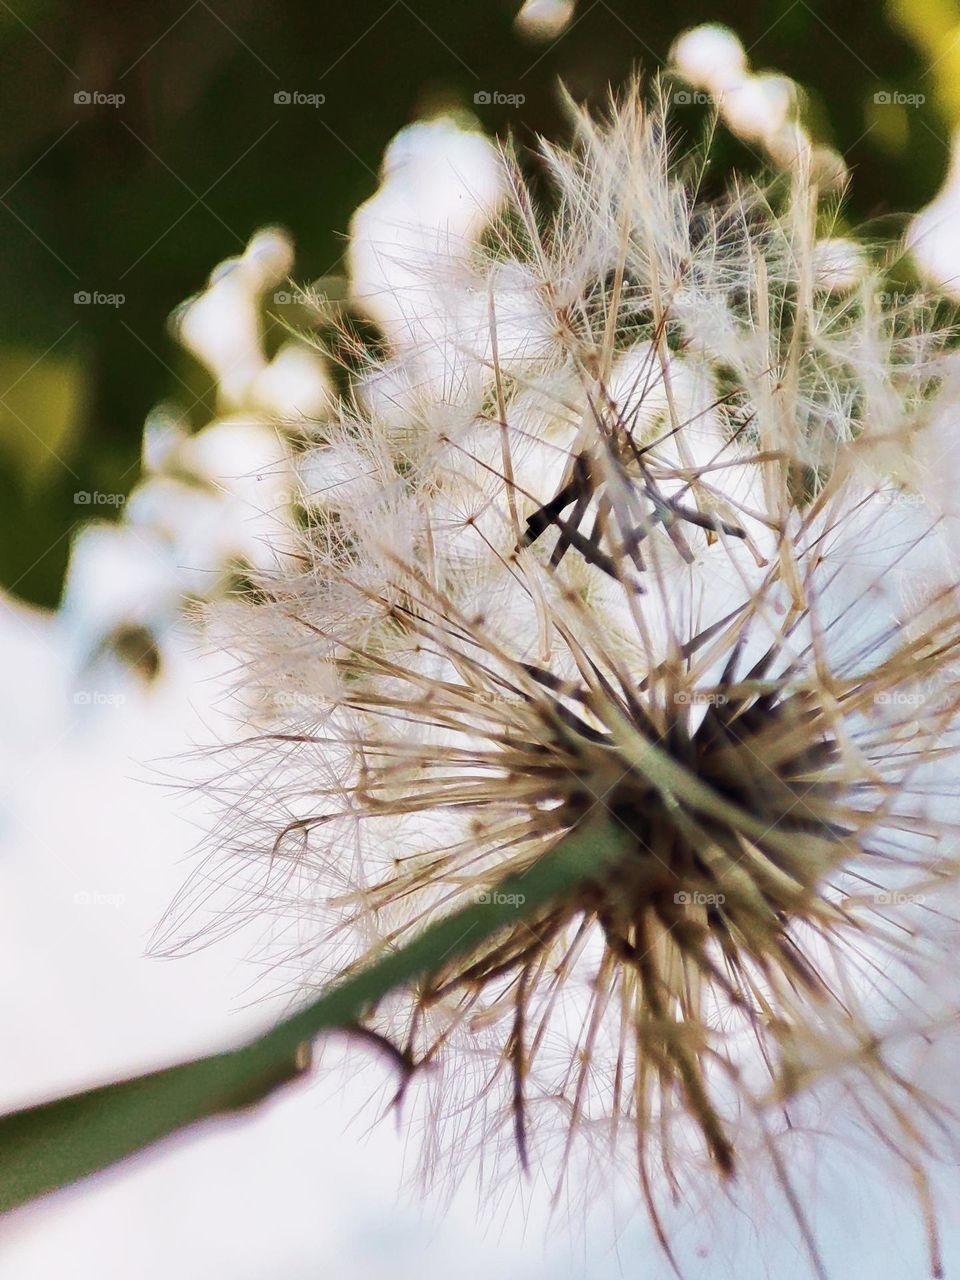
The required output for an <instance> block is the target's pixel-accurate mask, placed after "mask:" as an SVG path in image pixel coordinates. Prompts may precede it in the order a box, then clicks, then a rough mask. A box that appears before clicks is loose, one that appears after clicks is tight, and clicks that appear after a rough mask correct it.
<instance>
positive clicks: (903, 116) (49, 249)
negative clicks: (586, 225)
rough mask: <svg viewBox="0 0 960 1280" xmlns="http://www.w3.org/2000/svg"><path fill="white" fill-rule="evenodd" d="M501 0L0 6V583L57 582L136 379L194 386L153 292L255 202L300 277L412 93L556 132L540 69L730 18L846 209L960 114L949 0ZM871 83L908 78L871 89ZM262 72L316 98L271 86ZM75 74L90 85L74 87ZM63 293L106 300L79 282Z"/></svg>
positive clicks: (883, 188)
mask: <svg viewBox="0 0 960 1280" xmlns="http://www.w3.org/2000/svg"><path fill="white" fill-rule="evenodd" d="M517 7H518V6H517V0H512V3H511V0H475V2H474V3H469V4H450V3H447V0H415V3H409V4H408V3H407V0H393V2H391V0H361V2H357V3H351V4H323V5H318V4H316V3H313V2H311V0H277V2H276V3H273V4H270V5H264V4H258V3H254V2H253V0H215V3H207V0H193V2H192V3H191V0H161V2H160V3H157V4H154V5H151V6H149V7H147V8H137V7H134V8H132V9H131V8H124V7H118V6H116V5H113V4H108V3H103V2H102V0H85V2H83V3H72V4H65V3H60V2H58V0H16V2H15V4H12V5H11V4H6V3H4V4H3V5H2V6H0V103H2V109H0V112H2V113H0V119H2V121H3V128H2V143H0V297H2V298H3V306H2V308H0V586H2V587H4V588H6V589H7V590H9V591H12V592H15V593H16V594H17V595H18V596H20V597H21V598H23V599H25V600H29V601H31V602H35V603H40V604H44V605H55V604H56V602H57V600H58V598H59V594H60V590H61V586H62V582H63V576H64V571H65V567H66V563H67V558H68V554H69V545H70V535H71V530H72V529H73V527H74V526H75V524H76V523H77V521H78V520H79V519H82V518H83V517H84V515H85V514H88V513H84V512H82V511H78V509H77V505H76V504H75V503H74V500H73V495H74V493H75V492H76V491H78V490H86V491H93V490H100V491H102V492H110V493H128V492H129V491H130V489H131V487H132V486H133V485H134V483H135V482H136V480H137V476H138V465H139V452H140V434H141V429H142V424H143V419H144V416H145V413H146V411H147V409H149V407H150V406H151V405H153V404H154V403H155V402H156V401H158V400H159V399H161V398H162V397H166V396H175V397H177V398H178V399H180V400H181V401H184V402H185V405H186V406H187V407H188V408H189V409H191V410H192V411H193V412H194V413H195V414H199V413H201V412H202V410H203V406H204V404H205V403H209V397H210V391H211V388H210V386H209V383H208V381H207V380H206V379H205V377H204V375H203V374H202V372H201V371H200V370H199V369H198V368H196V367H195V366H194V365H193V364H192V362H190V361H189V359H188V358H187V357H186V356H185V355H184V354H183V353H182V352H181V351H180V350H179V349H178V348H177V347H176V345H175V343H174V342H173V341H172V340H171V339H170V337H169V336H168V334H167V330H166V321H167V317H168V315H169V314H170V312H171V310H172V309H173V308H174V307H175V306H176V305H177V304H178V303H179V302H180V301H181V300H182V299H184V298H186V297H187V296H188V295H190V294H192V293H194V292H196V291H197V290H198V289H199V288H200V287H201V286H202V284H203V281H204V279H205V277H206V275H207V274H208V272H209V271H210V270H211V268H212V266H213V265H214V264H215V263H217V262H219V261H220V260H221V259H223V258H225V257H227V256H228V255H230V254H234V253H237V252H239V251H240V250H241V249H242V246H243V245H244V244H245V243H246V241H247V240H248V238H249V236H250V234H251V233H252V232H253V231H254V230H255V229H256V228H257V227H259V226H261V225H262V224H264V223H275V222H280V223H282V224H283V225H285V226H286V227H287V228H288V229H289V230H290V231H291V233H292V234H293V237H294V239H295V241H296V244H297V250H298V270H300V271H302V273H303V274H304V276H306V277H308V278H310V279H315V278H317V277H322V276H327V275H330V274H333V273H336V272H337V271H338V269H339V267H340V265H341V257H342V249H343V236H344V233H345V232H346V229H347V225H348V221H349V217H350V214H351V212H352V211H353V210H354V209H355V208H356V207H357V205H358V204H359V203H360V202H361V201H362V200H363V199H365V198H366V197H367V196H369V195H370V193H371V192H372V191H373V190H374V188H375V186H376V180H377V171H378V167H379V163H380V158H381V156H382V153H383V150H384V147H385V146H386V144H387V143H388V141H389V140H390V138H392V137H393V136H394V134H396V133H397V131H398V130H399V129H400V128H401V127H402V126H403V125H405V124H407V123H408V122H410V121H411V120H413V119H416V118H417V117H419V116H421V115H423V114H429V113H431V112H434V111H436V110H438V109H440V108H443V107H451V106H455V105H457V104H461V105H463V106H464V107H466V108H468V109H470V110H474V106H473V96H474V94H475V93H476V92H478V91H481V90H484V89H486V90H488V91H489V90H499V91H500V92H501V93H503V94H506V95H510V94H522V95H523V96H524V99H525V101H524V102H523V104H522V106H514V105H510V104H503V105H497V104H496V103H491V104H490V105H487V106H484V107H483V108H482V109H478V110H477V112H476V114H477V116H478V118H479V121H480V123H481V125H482V127H483V128H484V129H486V130H488V131H489V132H491V133H496V134H505V133H507V132H508V131H510V132H512V133H513V134H514V135H515V136H516V137H517V138H518V139H519V140H520V141H521V142H532V141H533V140H534V137H535V135H536V134H538V133H543V134H546V135H547V136H548V137H562V136H563V135H564V134H565V132H566V122H565V117H564V114H563V111H562V108H561V104H560V99H559V95H558V92H557V83H558V81H560V80H562V81H563V82H564V83H565V84H566V85H567V87H568V88H569V90H570V91H571V92H572V94H573V95H574V96H575V97H576V98H578V99H588V100H591V99H592V100H598V99H601V98H602V97H603V96H604V95H605V94H606V91H607V86H608V84H613V85H618V84H622V83H623V82H624V81H625V80H626V79H627V77H628V76H629V75H630V73H631V71H632V70H633V69H635V68H637V67H640V68H642V69H644V70H645V71H647V72H648V73H649V72H652V71H654V70H655V69H656V68H657V67H658V66H659V65H661V64H662V63H663V62H664V60H665V59H666V58H667V55H668V51H669V49H670V46H671V44H672V42H673V41H674V40H675V38H676V37H677V35H678V34H679V32H680V30H681V29H682V28H684V27H689V26H693V25H694V24H696V23H700V22H706V21H714V22H717V21H719V22H728V23H730V24H731V25H732V26H734V28H735V29H736V30H737V32H738V34H739V35H740V37H741V39H742V40H743V42H744V44H745V45H746V47H747V49H748V51H749V53H750V57H751V60H752V62H753V63H754V65H755V66H757V67H770V68H775V69H776V70H778V71H781V72H784V73H786V74H787V75H790V76H792V77H793V78H794V79H796V80H797V81H798V82H799V84H800V85H801V86H802V87H803V89H804V91H805V93H806V95H807V101H806V104H805V111H806V113H807V114H808V115H809V117H810V118H811V120H812V121H813V122H814V126H815V130H816V133H817V135H818V136H819V137H820V138H822V139H823V140H825V141H829V142H830V143H831V144H832V145H834V146H835V147H837V149H838V150H839V151H840V152H841V153H842V154H843V155H844V157H845V158H846V160H847V163H848V164H849V166H850V168H851V170H852V171H853V173H854V174H855V182H854V186H853V190H852V194H851V202H850V207H851V212H852V214H853V215H854V216H855V218H856V220H857V221H860V222H863V221H866V220H871V219H876V218H879V217H881V216H883V215H887V214H891V213H902V212H904V211H912V210H916V209H918V208H919V207H920V206H922V205H923V204H925V203H926V202H928V201H929V200H930V199H931V198H932V197H933V195H934V194H935V192H936V191H937V189H938V187H939V186H940V184H941V182H942V181H943V177H944V172H945V169H946V165H947V161H948V142H949V137H950V132H951V128H952V125H953V123H954V120H955V118H956V117H957V116H958V113H960V87H958V86H960V5H958V4H957V3H956V2H955V0H844V3H843V4H837V3H834V2H833V0H736V3H733V0H709V2H707V3H701V2H700V0H688V2H687V3H685V4H683V5H682V6H674V5H663V4H655V3H650V2H649V0H581V3H580V4H579V6H578V7H577V9H576V11H575V12H574V14H573V17H572V19H571V21H570V22H569V23H568V24H567V26H566V27H565V29H564V30H563V31H562V32H561V33H560V34H559V35H558V36H556V37H554V38H550V39H547V40H543V39H540V40H536V41H533V40H531V39H530V38H529V37H527V38H524V37H523V36H522V35H521V34H520V33H519V32H518V30H517V27H516V25H515V21H514V20H515V16H516V10H517ZM883 90H886V91H888V92H893V91H900V92H901V93H904V94H912V95H922V96H923V97H925V99H926V101H925V102H924V103H923V104H922V105H920V106H918V107H913V106H898V105H896V104H889V105H886V106H883V107H878V106H877V104H876V102H875V100H874V99H875V95H876V94H877V92H878V91H883ZM282 91H288V92H292V91H299V92H301V93H304V94H310V93H322V94H323V95H324V96H325V99H326V101H325V103H324V104H323V107H322V108H320V109H318V108H314V107H310V106H307V105H303V106H298V105H293V104H289V105H284V104H277V103H275V101H274V96H275V94H276V93H277V92H282ZM96 94H99V95H102V96H103V97H104V98H106V99H108V101H101V102H97V101H90V102H87V101H83V100H82V98H83V95H88V96H91V97H92V96H93V95H96ZM78 95H80V97H81V100H79V101H78ZM111 98H113V99H116V98H122V101H119V102H111V101H109V99H111ZM727 144H729V145H727ZM720 145H721V157H720V158H721V159H723V158H731V156H732V155H733V153H734V152H735V148H734V146H733V144H732V142H731V141H730V140H729V139H726V140H724V139H723V138H721V144H720ZM724 147H726V151H727V155H726V157H725V156H724V150H723V149H724ZM83 293H91V294H92V293H100V294H102V295H108V296H109V295H122V296H123V302H122V304H120V305H110V304H99V305H97V304H87V305H83V304H78V303H76V302H75V301H74V299H75V295H77V294H83ZM99 514H104V513H102V512H101V513H99ZM106 514H110V513H109V512H107V513H106Z"/></svg>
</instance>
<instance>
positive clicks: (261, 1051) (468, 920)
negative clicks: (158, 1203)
mask: <svg viewBox="0 0 960 1280" xmlns="http://www.w3.org/2000/svg"><path fill="white" fill-rule="evenodd" d="M623 852H624V849H623V837H622V835H621V833H620V832H619V831H618V830H617V829H615V828H614V826H613V824H612V823H609V822H605V823H603V824H595V825H592V826H585V827H584V828H583V829H582V830H579V831H575V832H573V833H571V834H570V835H568V836H566V837H565V838H564V839H563V840H562V841H561V842H560V843H559V844H557V845H556V847H555V848H554V849H552V850H551V851H550V852H549V853H548V854H546V855H545V856H544V857H542V858H541V859H539V860H538V861H537V862H536V863H535V864H534V866H532V867H531V868H530V869H529V870H528V871H527V872H525V873H524V874H523V875H519V876H510V877H508V878H507V879H505V880H503V881H502V882H501V883H500V884H499V885H498V886H497V887H496V889H494V890H492V891H491V892H490V893H489V894H487V895H486V898H487V900H486V901H485V902H478V903H476V904H473V905H471V906H468V907H465V908H463V909H462V910H461V911H458V912H456V913H455V914H453V915H450V916H445V917H443V918H442V919H440V920H438V921H436V922H435V923H433V924H431V925H428V926H427V928H425V929H424V930H423V932H422V933H421V934H420V935H419V936H418V937H416V938H414V939H413V941H412V942H410V943H407V944H406V945H405V946H403V947H400V948H398V949H396V950H394V951H391V952H388V953H387V954H386V955H384V956H383V957H382V958H381V959H380V960H378V961H376V962H375V963H374V964H372V965H370V966H369V968H367V969H364V970H362V971H361V972H359V973H357V974H355V975H353V976H351V977H349V978H347V979H345V980H343V981H341V982H340V983H339V984H338V985H336V986H335V987H333V988H332V989H331V990H329V991H328V992H326V994H324V995H322V996H320V997H319V999H317V1000H316V1001H314V1003H312V1004H310V1005H309V1006H307V1007H306V1008H305V1009H303V1010H301V1011H300V1012H299V1013H296V1014H294V1015H293V1016H292V1017H290V1018H288V1019H286V1020H285V1021H283V1022H281V1023H280V1024H279V1025H277V1026H276V1027H274V1028H273V1029H272V1030H271V1031H268V1032H267V1033H266V1034H265V1035H263V1036H261V1037H259V1038H258V1039H256V1040H254V1041H252V1042H251V1043H249V1044H246V1045H244V1046H242V1047H241V1048H238V1049H232V1050H228V1051H226V1052H224V1053H218V1054H214V1055H213V1056H210V1057H206V1058H198V1059H195V1060H193V1061H190V1062H184V1063H181V1064H179V1065H177V1066H173V1067H167V1068H165V1069H163V1070H160V1071H155V1072H151V1073H150V1074H148V1075H142V1076H137V1077H134V1078H133V1079H129V1080H123V1081H119V1082H117V1083H115V1084H108V1085H104V1086H102V1087H100V1088H96V1089H90V1090H87V1091H86V1092H84V1093H77V1094H73V1095H71V1096H69V1097H66V1098H59V1099H57V1100H56V1101H53V1102H46V1103H42V1104H40V1105H39V1106H35V1107H29V1108H27V1109H26V1110H23V1111H16V1112H12V1113H11V1114H9V1115H6V1116H3V1117H0V1212H6V1211H8V1210H10V1209H14V1208H17V1207H18V1206H19V1205H22V1204H26V1203H27V1202H28V1201H30V1200H34V1199H36V1198H37V1197H38V1196H42V1195H45V1194H47V1193H48V1192H50V1191H54V1190H56V1189H57V1188H59V1187H63V1186H66V1185H68V1184H69V1183H71V1182H76V1181H77V1180H78V1179H80V1178H85V1177H87V1176H89V1175H90V1174H92V1173H96V1172H97V1171H98V1170H101V1169H106V1168H108V1167H109V1166H110V1165H113V1164H116V1163H117V1162H118V1161H119V1160H123V1159H124V1158H125V1157H126V1156H130V1155H133V1154H134V1153H135V1152H137V1151H141V1150H143V1149H144V1148H145V1147H149V1146H152V1145H153V1144H154V1143H156V1142H159V1141H160V1140H161V1139H162V1138H166V1137H168V1136H169V1135H170V1134H173V1133H177V1132H178V1131H179V1130H181V1129H185V1128H187V1127H188V1126H190V1125H193V1124H196V1123H197V1122H198V1121H201V1120H206V1119H210V1118H212V1117H214V1116H219V1115H224V1114H226V1113H228V1112H234V1111H237V1110H240V1109H242V1108H244V1107H250V1106H253V1105H254V1104H255V1103H257V1102H260V1101H261V1100H262V1099H264V1098H266V1097H267V1096H268V1095H269V1094H271V1093H273V1092H274V1090H276V1089H278V1088H279V1087H280V1086H281V1085H283V1084H286V1083H287V1082H288V1081H290V1080H293V1079H294V1078H295V1077H297V1076H299V1075H301V1074H302V1073H303V1072H304V1071H305V1070H306V1069H307V1067H308V1066H309V1058H310V1054H309V1047H310V1042H311V1041H312V1040H313V1039H314V1038H315V1037H316V1036H317V1035H319V1034H320V1033H321V1032H324V1031H331V1030H334V1029H336V1028H342V1029H349V1028H351V1027H355V1026H356V1024H357V1022H358V1020H359V1019H360V1018H362V1016H363V1015H364V1014H365V1013H366V1012H367V1011H368V1010H369V1009H371V1008H372V1007H373V1006H374V1005H375V1004H376V1003H377V1001H378V1000H380V999H381V998H382V997H383V996H385V995H386V994H387V993H388V992H389V991H392V990H394V989H395V988H397V987H400V986H403V985H405V984H408V983H411V982H413V981H415V980H416V979H418V978H421V977H423V976H424V975H426V974H429V973H430V972H432V971H433V970H435V969H437V968H439V967H440V966H441V965H443V964H446V963H448V962H449V961H450V960H452V959H455V958H456V957H457V956H460V955H464V954H467V953H469V952H470V951H472V950H473V948H475V947H476V946H477V945H478V944H479V943H480V942H482V941H483V940H484V939H485V938H488V937H490V936H491V935H493V934H495V933H496V932H497V931H498V930H500V929H502V928H504V927H505V926H507V925H510V924H515V923H516V921H517V920H518V919H522V918H523V917H524V916H526V915H529V914H530V913H531V912H533V911H536V910H537V909H538V908H539V907H541V906H543V905H544V904H545V903H547V902H550V901H551V900H553V899H554V898H556V897H558V896H560V895H562V894H564V893H568V892H569V891H570V890H571V889H572V888H573V887H574V886H575V885H577V884H578V883H580V882H581V881H582V880H583V879H584V878H585V877H586V876H595V875H597V874H598V873H599V872H602V870H603V869H604V867H605V866H607V865H609V864H610V863H611V862H613V861H614V860H616V859H617V858H618V857H621V856H622V855H623Z"/></svg>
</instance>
